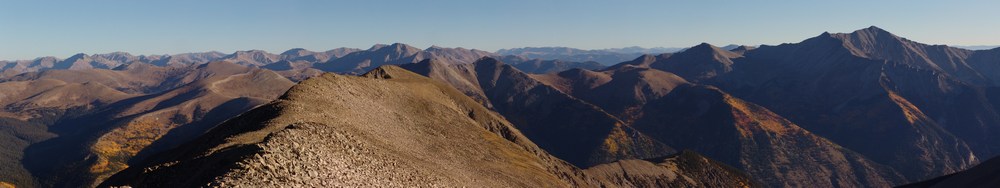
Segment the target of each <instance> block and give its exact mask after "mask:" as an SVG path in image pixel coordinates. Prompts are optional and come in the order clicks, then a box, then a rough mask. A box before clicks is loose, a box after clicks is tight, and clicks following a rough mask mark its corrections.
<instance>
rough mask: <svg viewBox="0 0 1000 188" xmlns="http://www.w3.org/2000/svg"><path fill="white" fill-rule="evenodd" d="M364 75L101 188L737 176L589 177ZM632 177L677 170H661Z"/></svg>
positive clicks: (426, 89)
mask: <svg viewBox="0 0 1000 188" xmlns="http://www.w3.org/2000/svg"><path fill="white" fill-rule="evenodd" d="M364 76H365V77H352V76H340V75H333V74H325V75H323V76H320V77H316V78H312V79H309V80H306V81H303V82H302V83H300V84H298V85H296V86H295V87H293V88H292V89H290V90H289V91H288V92H287V93H286V94H285V95H284V96H283V97H281V98H280V99H278V100H276V101H274V102H272V103H271V104H269V105H265V106H262V107H259V108H257V109H255V110H252V111H250V112H248V113H246V114H243V115H241V116H240V117H238V118H235V119H232V120H230V121H227V122H226V123H223V124H222V125H219V126H218V127H217V128H215V129H213V130H212V131H210V132H209V133H207V134H205V135H203V136H202V137H200V138H198V139H196V140H195V141H192V142H190V143H188V144H185V145H184V146H182V147H180V148H178V149H175V150H172V151H169V152H164V153H161V154H159V155H158V156H156V157H154V158H151V159H150V160H149V163H147V164H146V165H143V166H135V167H131V168H130V169H128V170H125V171H123V172H121V173H119V174H117V175H115V176H113V177H112V178H111V179H109V180H108V181H107V182H105V183H104V185H132V186H146V187H172V186H194V185H210V186H241V185H243V186H323V187H331V186H376V185H378V186H434V187H442V186H444V187H453V186H470V187H511V186H514V187H571V186H572V187H593V186H597V185H605V186H610V187H620V186H628V185H636V184H641V185H647V184H650V185H651V184H656V183H663V184H660V185H686V186H687V187H694V186H697V185H715V184H711V183H703V182H700V181H701V180H706V179H710V180H713V181H731V180H739V178H737V177H743V176H736V177H732V176H731V175H733V174H727V173H712V174H713V175H711V176H710V177H712V178H696V179H694V180H695V182H688V181H686V180H683V181H682V180H679V179H676V180H668V179H661V180H658V182H621V181H611V180H610V179H608V178H599V179H592V178H590V177H591V176H589V175H587V174H584V172H582V171H580V170H579V169H577V168H575V167H573V166H572V165H569V164H568V163H566V162H563V161H561V160H559V159H556V158H555V157H553V156H550V155H548V154H547V153H546V152H544V151H542V150H541V149H540V148H538V147H537V146H535V145H534V144H532V142H531V141H529V140H528V139H527V138H526V137H525V136H523V135H522V134H521V133H520V131H518V130H517V129H515V128H514V126H513V125H511V124H510V123H509V122H507V121H506V120H504V119H503V118H502V117H500V116H499V115H498V114H496V113H495V112H492V111H490V110H488V109H486V108H485V107H483V106H481V105H479V104H478V103H477V102H475V101H473V100H472V99H470V98H468V97H466V96H464V94H462V93H461V92H460V91H458V90H456V89H454V88H452V87H450V86H448V85H445V84H442V83H437V82H434V81H432V80H430V79H428V78H425V77H422V76H419V75H416V74H413V73H410V72H408V71H405V70H403V69H400V68H397V67H392V66H389V67H382V68H379V69H376V70H373V71H372V72H369V73H367V74H365V75H364ZM667 165H668V166H677V165H675V164H667ZM705 167H706V168H716V167H714V166H710V165H707V166H705ZM644 169H649V170H651V171H655V170H666V171H669V172H662V173H679V172H678V171H676V169H670V168H667V167H648V166H647V168H644ZM702 170H704V169H702ZM708 171H719V170H715V169H708ZM601 172H604V173H606V174H608V175H609V176H613V177H620V176H619V175H615V174H614V173H615V172H611V171H601ZM651 173H657V172H651ZM685 173H686V172H685ZM685 176H689V177H693V175H686V174H685ZM646 180H648V179H646ZM744 180H745V178H744ZM636 181H638V180H636ZM729 184H738V183H732V182H730V183H729ZM719 185H722V184H719Z"/></svg>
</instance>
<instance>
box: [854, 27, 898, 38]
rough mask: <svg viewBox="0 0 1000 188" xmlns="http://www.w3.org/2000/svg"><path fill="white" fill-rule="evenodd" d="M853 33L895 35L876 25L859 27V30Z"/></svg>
mask: <svg viewBox="0 0 1000 188" xmlns="http://www.w3.org/2000/svg"><path fill="white" fill-rule="evenodd" d="M851 34H853V35H858V34H869V35H893V34H892V33H890V32H889V31H886V30H885V29H882V28H879V27H875V26H871V27H868V28H864V29H859V30H856V31H854V32H851ZM893 36H894V35H893Z"/></svg>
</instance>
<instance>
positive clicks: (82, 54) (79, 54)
mask: <svg viewBox="0 0 1000 188" xmlns="http://www.w3.org/2000/svg"><path fill="white" fill-rule="evenodd" d="M85 57H88V56H87V54H85V53H77V54H74V55H73V56H70V57H69V58H66V59H79V58H85Z"/></svg>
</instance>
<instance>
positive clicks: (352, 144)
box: [0, 26, 1000, 187]
mask: <svg viewBox="0 0 1000 188" xmlns="http://www.w3.org/2000/svg"><path fill="white" fill-rule="evenodd" d="M652 50H666V49H665V48H664V49H641V48H624V49H607V50H579V49H572V48H519V49H510V50H501V51H499V52H497V53H491V52H485V51H480V50H475V49H464V48H443V47H436V46H434V47H430V48H427V49H418V48H414V47H412V46H408V45H405V44H398V43H397V44H391V45H375V46H373V47H371V48H369V49H350V48H340V49H334V50H330V51H326V52H312V51H308V50H304V49H292V50H288V51H286V52H284V53H281V54H271V53H268V52H264V51H259V50H251V51H240V52H236V53H233V54H223V53H218V52H206V53H191V54H178V55H171V56H132V55H129V54H127V53H111V54H96V55H86V54H78V55H74V56H73V57H70V58H67V59H65V60H63V59H57V58H53V57H44V58H38V59H35V60H29V61H11V62H2V63H0V65H3V67H4V69H3V71H4V72H5V74H4V75H0V88H2V90H0V143H2V144H3V145H4V146H7V147H3V148H0V152H2V155H0V167H2V168H3V169H4V170H2V171H0V185H8V184H9V185H16V186H19V187H93V186H100V187H107V186H134V187H192V186H218V187H229V186H245V187H344V186H347V187H352V186H389V187H420V186H430V187H891V186H898V185H907V186H914V187H934V186H937V187H954V186H958V187H976V186H980V187H989V186H995V185H997V184H996V181H993V180H995V179H997V173H995V171H996V166H997V165H996V164H997V163H996V160H998V159H992V160H987V159H991V158H997V157H1000V137H996V136H995V135H1000V48H993V49H989V50H968V49H963V48H956V47H949V46H944V45H927V44H923V43H919V42H916V41H912V40H909V39H906V38H904V37H900V36H896V35H894V34H892V33H890V32H888V31H885V30H883V29H880V28H878V27H874V26H873V27H869V28H863V29H860V30H856V31H853V32H850V33H829V32H824V33H821V34H819V35H817V36H815V37H812V38H808V39H805V40H803V41H800V42H797V43H786V44H781V45H776V46H771V45H761V46H739V45H730V46H724V47H719V46H715V45H712V44H708V43H702V44H698V45H695V46H692V47H688V48H683V49H676V51H675V52H669V53H646V52H652ZM626 53H632V55H634V56H632V57H630V58H628V59H627V60H622V61H619V62H616V63H614V64H610V65H609V66H608V64H602V63H601V62H598V61H596V60H597V59H602V60H608V61H611V59H614V58H625V57H626V55H623V54H626ZM640 53H641V54H640ZM549 58H551V59H549ZM571 58H581V59H575V60H569V59H571ZM977 165H978V166H977ZM953 173H954V174H953ZM949 174H952V175H949Z"/></svg>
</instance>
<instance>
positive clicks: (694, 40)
mask: <svg viewBox="0 0 1000 188" xmlns="http://www.w3.org/2000/svg"><path fill="white" fill-rule="evenodd" d="M998 8H1000V1H995V0H992V1H986V0H983V1H919V0H910V1H904V0H880V1H853V0H852V1H801V0H800V1H780V0H771V1H713V0H703V1H702V0H700V1H666V0H661V1H638V0H637V1H624V0H623V1H610V0H603V1H590V0H580V1H556V0H549V1H546V0H525V1H522V0H505V1H469V0H464V1H460V0H434V1H412V0H407V1H404V0H399V1H376V0H373V1H305V0H302V1H296V0H288V1H255V0H243V1H235V0H233V1H229V0H211V1H203V0H201V1H191V0H178V1H124V0H94V1H72V0H65V1H8V0H0V59H5V60H13V59H32V58H35V57H38V56H56V57H60V58H65V57H68V56H70V55H72V54H75V53H88V54H93V53H107V52H114V51H125V52H130V53H132V54H174V53H183V52H201V51H211V50H216V51H220V52H225V53H230V52H233V51H236V50H250V49H261V50H267V51H270V52H272V53H280V52H282V51H284V50H287V49H290V48H306V49H309V50H314V51H321V50H328V49H332V48H336V47H354V48H368V47H370V46H371V45H372V44H375V43H394V42H402V43H407V44H410V45H414V46H416V47H420V48H425V47H429V46H430V45H439V46H445V47H466V48H477V49H483V50H489V51H493V50H497V49H500V48H512V47H524V46H568V47H576V48H583V49H599V48H611V47H625V46H643V47H657V46H664V47H686V46H693V45H696V44H698V43H701V42H708V43H712V44H716V45H720V46H721V45H726V44H749V45H757V44H780V43H792V42H798V41H801V40H802V39H805V38H808V37H813V36H816V35H819V34H820V33H822V32H824V31H830V32H850V31H853V30H856V29H861V28H865V27H868V26H871V25H875V26H878V27H881V28H883V29H886V30H889V31H890V32H893V33H895V34H897V35H900V36H903V37H907V38H909V39H912V40H916V41H920V42H924V43H930V44H952V45H996V44H1000V19H997V18H1000V11H998V10H1000V9H998Z"/></svg>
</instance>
